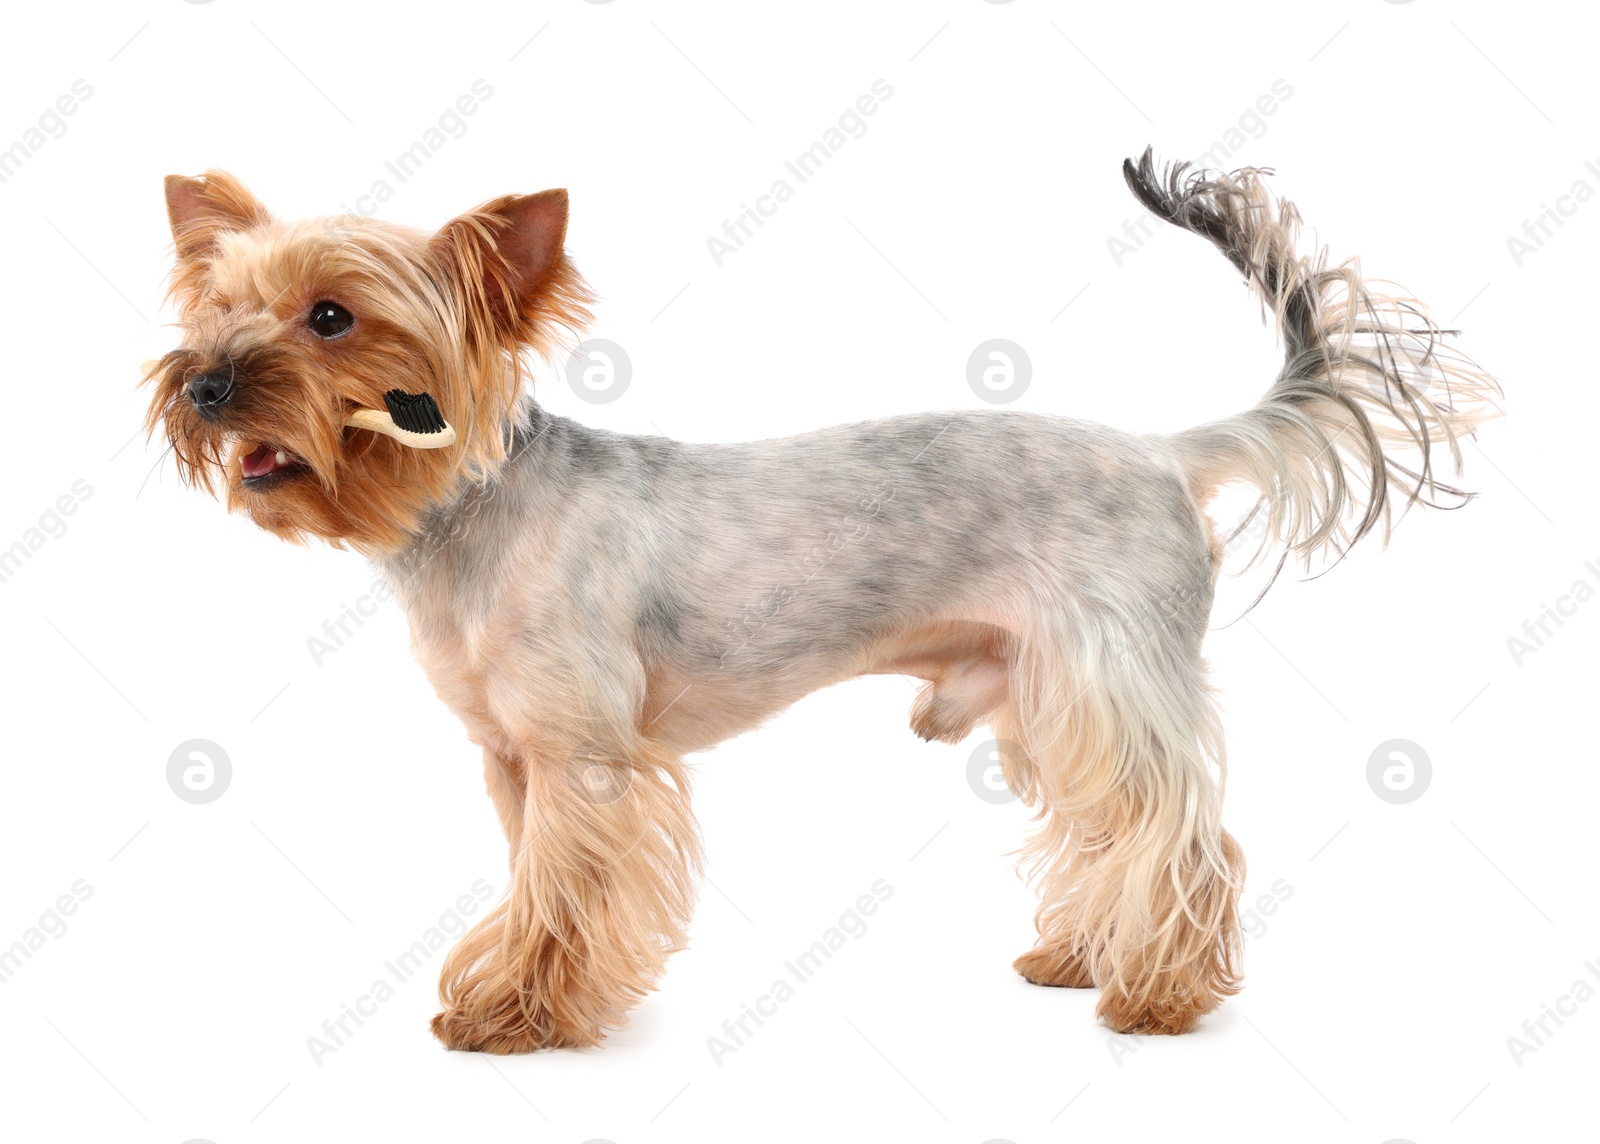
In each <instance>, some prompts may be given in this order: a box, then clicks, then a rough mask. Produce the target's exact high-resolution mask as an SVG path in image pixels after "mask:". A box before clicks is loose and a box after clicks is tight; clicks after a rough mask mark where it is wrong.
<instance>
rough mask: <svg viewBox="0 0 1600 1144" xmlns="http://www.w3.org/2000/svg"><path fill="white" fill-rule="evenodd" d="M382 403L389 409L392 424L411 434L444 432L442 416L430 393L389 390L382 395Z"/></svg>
mask: <svg viewBox="0 0 1600 1144" xmlns="http://www.w3.org/2000/svg"><path fill="white" fill-rule="evenodd" d="M383 403H384V404H385V405H386V406H388V407H389V416H390V417H393V418H394V423H395V424H396V425H398V426H399V427H400V428H402V429H405V430H407V431H409V432H412V433H440V432H443V431H444V427H445V420H444V414H442V413H440V412H439V406H438V403H437V402H435V401H434V400H433V395H432V394H431V393H407V392H406V391H405V390H403V389H391V390H390V391H389V392H388V393H385V394H384V395H383Z"/></svg>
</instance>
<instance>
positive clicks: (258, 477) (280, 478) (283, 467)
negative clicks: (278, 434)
mask: <svg viewBox="0 0 1600 1144" xmlns="http://www.w3.org/2000/svg"><path fill="white" fill-rule="evenodd" d="M310 471H311V470H310V468H309V466H307V465H306V463H305V462H304V461H302V460H301V459H300V458H299V457H296V456H295V455H294V454H293V453H291V452H289V451H288V450H287V449H284V448H280V447H279V446H277V445H274V444H272V443H271V442H269V441H263V442H262V443H261V444H259V445H257V446H256V447H255V448H254V449H252V450H250V451H249V452H247V453H246V452H241V453H240V454H239V475H240V477H241V478H242V479H243V481H244V487H245V488H247V489H254V490H257V491H259V490H262V489H270V488H273V487H274V486H276V485H280V484H282V483H283V482H284V481H287V480H291V479H293V478H294V477H296V476H299V475H300V474H302V473H308V472H310Z"/></svg>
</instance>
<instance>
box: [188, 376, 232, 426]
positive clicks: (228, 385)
mask: <svg viewBox="0 0 1600 1144" xmlns="http://www.w3.org/2000/svg"><path fill="white" fill-rule="evenodd" d="M231 397H233V375H232V374H231V373H199V374H195V376H194V377H193V378H191V379H190V381H189V400H190V401H192V402H193V403H194V408H195V412H196V413H198V414H200V416H202V417H204V418H205V419H206V420H207V421H214V420H215V419H216V418H217V416H218V415H219V414H220V412H221V410H222V407H223V406H224V405H226V404H227V403H228V400H229V399H230V398H231Z"/></svg>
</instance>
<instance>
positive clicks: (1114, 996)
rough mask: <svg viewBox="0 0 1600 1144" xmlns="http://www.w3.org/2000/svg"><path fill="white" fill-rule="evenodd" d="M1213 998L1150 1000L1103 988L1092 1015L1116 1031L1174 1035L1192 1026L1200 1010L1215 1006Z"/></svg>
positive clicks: (1176, 997) (1196, 996) (1189, 997)
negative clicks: (1103, 990) (1098, 1002)
mask: <svg viewBox="0 0 1600 1144" xmlns="http://www.w3.org/2000/svg"><path fill="white" fill-rule="evenodd" d="M1217 1001H1218V998H1216V997H1214V996H1211V995H1210V994H1205V995H1192V996H1164V997H1162V998H1160V999H1159V1000H1151V999H1146V998H1139V997H1130V996H1128V995H1127V994H1126V993H1122V992H1120V991H1118V990H1116V989H1107V990H1106V991H1105V992H1104V993H1103V994H1101V996H1100V1004H1098V1005H1096V1006H1095V1015H1096V1016H1098V1017H1099V1018H1100V1019H1101V1020H1102V1021H1104V1022H1105V1023H1106V1024H1107V1025H1110V1026H1111V1027H1112V1028H1113V1029H1115V1030H1116V1031H1117V1032H1119V1033H1145V1034H1151V1035H1166V1036H1177V1035H1179V1034H1181V1033H1187V1032H1188V1031H1189V1030H1190V1029H1192V1028H1194V1024H1195V1022H1196V1021H1197V1020H1199V1019H1200V1015H1201V1014H1202V1013H1209V1012H1211V1010H1213V1009H1215V1008H1216V1007H1217Z"/></svg>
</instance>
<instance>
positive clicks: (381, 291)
mask: <svg viewBox="0 0 1600 1144" xmlns="http://www.w3.org/2000/svg"><path fill="white" fill-rule="evenodd" d="M166 191H167V214H168V217H169V220H170V222H171V224H172V236H173V239H174V241H175V242H176V244H177V267H176V270H175V273H174V276H173V280H172V287H171V296H172V297H173V298H174V300H175V301H176V302H177V305H178V309H179V322H178V326H179V328H180V329H181V330H182V332H183V343H182V344H181V345H180V346H179V347H178V348H177V349H175V350H173V351H172V352H171V353H169V354H167V355H166V356H165V357H163V358H162V359H161V361H160V362H159V363H158V366H157V368H156V369H155V371H154V372H153V373H152V374H151V375H150V378H149V380H150V382H151V383H152V384H153V386H154V389H155V394H154V400H153V401H152V403H151V406H150V412H149V416H148V425H149V428H150V430H151V432H152V433H153V432H155V431H156V430H157V429H158V428H159V429H160V430H161V431H162V432H163V434H164V435H165V436H166V438H167V440H168V442H169V443H170V445H171V448H172V453H173V456H174V457H175V458H176V459H177V464H178V468H179V471H180V472H181V473H182V475H183V476H184V477H185V478H186V479H187V480H190V481H192V482H193V483H197V484H199V485H201V486H202V487H203V488H205V489H207V490H208V491H211V492H213V493H216V492H221V493H222V494H223V495H224V496H225V498H226V500H227V504H228V507H229V508H230V509H232V510H235V511H240V512H244V513H246V514H247V515H249V516H250V518H251V519H252V520H254V521H255V522H256V523H257V524H259V525H260V526H261V527H263V528H265V529H268V530H269V531H271V532H273V533H275V534H277V535H279V536H281V537H284V538H285V539H291V540H302V539H305V538H307V537H310V536H317V537H321V538H323V539H325V540H328V541H331V542H332V543H334V544H338V545H343V544H349V545H351V546H353V547H356V548H359V549H362V550H364V551H370V552H380V551H387V550H392V549H394V548H396V547H398V546H400V545H401V544H403V543H404V542H405V540H406V538H407V536H408V535H410V534H411V533H412V532H414V531H415V529H416V527H417V525H418V523H419V520H420V518H421V516H422V514H423V513H424V512H425V510H426V509H427V507H428V505H429V504H430V503H433V502H435V501H437V500H439V499H441V498H443V497H445V496H447V495H448V494H449V493H450V491H451V490H452V489H454V488H455V487H456V486H457V485H458V484H459V483H460V482H461V481H463V480H468V479H473V478H477V477H482V476H484V475H486V474H490V473H492V472H493V471H494V469H495V467H496V466H497V465H498V464H499V463H500V462H501V461H502V460H504V458H505V452H506V447H507V443H508V436H509V434H508V419H509V418H510V417H511V416H512V414H513V411H514V407H515V404H516V402H517V400H518V398H519V396H520V394H521V392H522V388H523V376H524V366H523V361H522V359H523V355H524V353H525V352H526V351H529V350H532V351H534V352H547V351H549V350H551V349H553V348H555V342H556V340H557V339H558V338H559V337H560V336H561V334H562V332H563V331H564V330H572V329H576V328H578V327H579V326H581V325H582V323H583V322H584V321H585V320H586V319H587V317H588V314H587V311H586V309H585V307H586V304H587V303H588V302H589V301H590V300H591V299H590V295H589V294H588V291H587V290H586V288H585V287H584V285H583V281H582V279H581V278H579V277H578V274H577V272H576V271H575V270H574V269H573V267H572V264H571V263H570V262H569V261H568V260H567V257H566V254H565V252H564V250H563V248H562V242H563V239H564V237H565V234H566V226H567V195H566V192H565V191H544V192H542V193H540V194H536V195H507V196H505V197H503V198H498V199H495V200H493V201H491V202H488V203H485V204H484V205H483V206H481V207H478V208H477V209H476V210H472V211H469V212H467V213H466V214H464V215H461V216H460V217H458V218H456V219H454V220H452V221H451V222H450V223H448V224H446V225H445V226H444V227H443V228H442V229H441V230H439V231H438V232H437V233H436V234H432V235H429V234H424V233H421V232H418V231H413V230H408V229H406V228H403V227H398V226H393V225H390V224H388V223H383V222H378V221H374V220H369V219H363V218H358V217H335V218H326V219H319V220H314V221H308V222H296V223H288V222H282V221H279V220H278V219H275V218H273V217H272V215H271V214H270V213H268V211H267V210H266V208H265V207H263V206H262V205H261V203H259V202H258V201H257V200H256V199H255V197H254V196H252V195H251V194H250V192H249V191H247V190H246V189H245V188H244V186H243V185H241V184H240V183H239V182H238V180H236V179H234V178H233V177H232V176H230V175H227V174H224V173H222V172H220V171H211V172H208V173H206V174H205V175H203V176H201V177H199V178H193V179H191V178H184V177H181V176H177V175H174V176H171V177H169V178H168V179H167V181H166ZM396 388H399V389H404V390H408V391H411V392H417V391H423V392H427V393H429V394H432V395H433V398H434V400H435V401H436V402H437V404H438V406H439V410H440V412H441V413H443V415H444V417H445V420H446V421H448V422H449V423H450V424H451V425H452V426H454V427H455V429H456V433H457V438H456V441H455V443H454V444H453V445H451V446H449V447H447V448H442V449H436V450H415V449H409V448H407V447H406V446H404V445H401V444H400V443H398V442H396V441H394V440H391V439H390V438H388V437H385V436H381V435H379V434H375V433H372V432H369V431H367V430H363V429H355V428H347V427H346V426H345V420H346V418H347V417H348V416H349V415H350V414H351V413H353V412H355V411H356V410H358V409H378V410H381V409H383V408H384V403H383V394H384V393H385V392H386V391H388V390H391V389H396Z"/></svg>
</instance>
